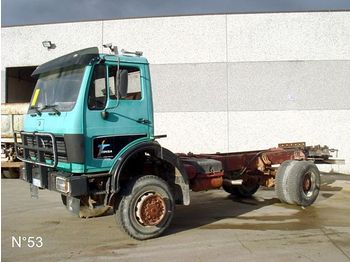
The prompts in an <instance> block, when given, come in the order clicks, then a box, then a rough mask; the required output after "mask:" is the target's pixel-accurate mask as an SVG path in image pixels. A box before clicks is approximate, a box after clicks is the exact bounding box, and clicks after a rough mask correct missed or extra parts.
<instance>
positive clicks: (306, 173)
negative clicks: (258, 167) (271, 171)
mask: <svg viewBox="0 0 350 262" xmlns="http://www.w3.org/2000/svg"><path fill="white" fill-rule="evenodd" d="M320 184H321V179H320V172H319V171H318V168H317V167H316V165H315V164H314V163H312V162H309V161H295V160H294V161H293V160H289V161H285V162H283V163H282V165H281V166H280V167H279V168H278V170H277V175H276V184H275V191H276V193H277V197H278V198H279V199H280V200H281V201H282V202H285V203H288V204H296V205H299V206H310V205H311V204H312V203H313V202H315V200H316V198H317V196H318V193H319V190H320Z"/></svg>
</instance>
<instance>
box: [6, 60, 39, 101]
mask: <svg viewBox="0 0 350 262" xmlns="http://www.w3.org/2000/svg"><path fill="white" fill-rule="evenodd" d="M36 68H37V67H36V66H25V67H8V68H6V103H28V102H29V101H30V98H31V97H32V93H33V90H34V87H35V82H36V79H34V78H33V77H31V74H32V73H33V71H34V70H35V69H36Z"/></svg>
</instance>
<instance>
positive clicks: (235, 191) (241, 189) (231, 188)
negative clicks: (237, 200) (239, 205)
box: [222, 184, 260, 197]
mask: <svg viewBox="0 0 350 262" xmlns="http://www.w3.org/2000/svg"><path fill="white" fill-rule="evenodd" d="M259 187H260V185H259V184H252V185H249V186H248V185H223V186H222V188H223V189H224V190H225V191H226V192H227V193H229V194H231V195H234V196H239V197H251V196H252V195H254V194H255V193H256V191H258V189H259Z"/></svg>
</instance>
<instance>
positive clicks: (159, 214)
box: [136, 193, 166, 226]
mask: <svg viewBox="0 0 350 262" xmlns="http://www.w3.org/2000/svg"><path fill="white" fill-rule="evenodd" d="M165 210H166V205H165V202H164V200H163V198H162V197H161V196H159V195H157V194H154V193H146V194H144V195H143V196H142V197H140V198H139V201H138V203H137V207H136V217H137V220H138V221H139V222H140V223H141V224H142V225H145V226H155V225H158V224H159V223H160V222H161V221H162V219H163V218H164V216H165Z"/></svg>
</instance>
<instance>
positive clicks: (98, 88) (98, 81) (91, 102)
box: [88, 65, 107, 110]
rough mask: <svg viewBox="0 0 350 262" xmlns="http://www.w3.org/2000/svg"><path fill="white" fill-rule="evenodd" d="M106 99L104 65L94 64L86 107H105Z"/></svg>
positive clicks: (94, 108)
mask: <svg viewBox="0 0 350 262" xmlns="http://www.w3.org/2000/svg"><path fill="white" fill-rule="evenodd" d="M106 101H107V92H106V69H105V66H104V65H96V66H95V67H94V72H93V75H92V79H91V83H90V89H89V97H88V107H89V109H91V110H101V109H104V108H105V106H106Z"/></svg>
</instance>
